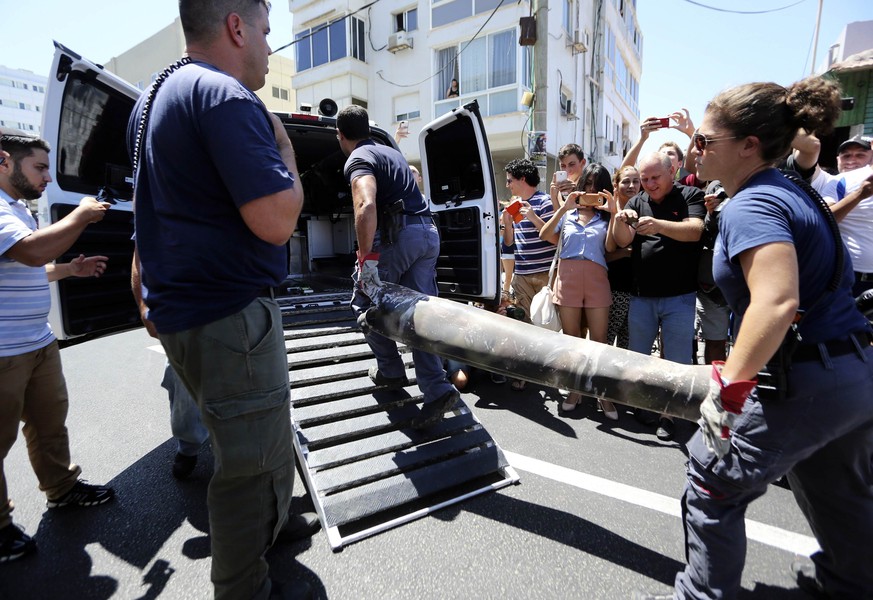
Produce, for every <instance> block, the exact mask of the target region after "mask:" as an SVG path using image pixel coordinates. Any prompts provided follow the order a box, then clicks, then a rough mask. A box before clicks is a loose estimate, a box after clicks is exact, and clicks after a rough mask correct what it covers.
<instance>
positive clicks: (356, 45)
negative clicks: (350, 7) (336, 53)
mask: <svg viewBox="0 0 873 600" xmlns="http://www.w3.org/2000/svg"><path fill="white" fill-rule="evenodd" d="M366 39H367V38H366V34H365V33H364V22H363V21H362V20H361V19H356V18H354V17H352V18H350V19H349V42H350V46H351V47H352V58H357V59H358V60H359V61H361V62H365V61H366V60H367V46H366V45H365V43H364V42H365V41H366Z"/></svg>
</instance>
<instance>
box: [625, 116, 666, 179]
mask: <svg viewBox="0 0 873 600" xmlns="http://www.w3.org/2000/svg"><path fill="white" fill-rule="evenodd" d="M660 128H661V119H659V118H658V117H649V118H648V119H646V120H645V121H643V122H642V123H640V137H639V139H638V140H637V141H635V142H634V145H633V146H631V147H630V150H628V151H627V154H625V156H624V160H623V161H622V162H621V166H619V167H618V170H619V171H621V170H622V169H624V168H625V167H632V166H634V165H636V164H637V159H638V158H639V157H640V150H642V149H643V144H645V143H646V140H647V139H649V134H650V133H652V132H653V131H656V130H658V129H660Z"/></svg>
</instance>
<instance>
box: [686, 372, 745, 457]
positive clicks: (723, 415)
mask: <svg viewBox="0 0 873 600" xmlns="http://www.w3.org/2000/svg"><path fill="white" fill-rule="evenodd" d="M723 367H724V362H723V361H720V360H717V361H713V363H712V380H711V381H710V382H709V394H707V396H706V398H704V400H703V402H702V403H701V404H700V421H698V423H699V424H700V429H701V432H702V433H703V439H704V441H705V442H706V446H707V448H709V449H710V450H711V451H712V452H713V453H714V454H715V455H716V456H718V457H719V458H721V457H723V456H724V455H725V454H727V452H728V450H729V449H730V442H729V441H728V440H729V439H730V432H731V429H732V427H733V424H734V421H735V420H736V418H737V415H739V414H740V413H741V412H743V405H744V404H745V403H746V398H748V397H749V394H751V393H752V390H753V389H755V386H756V385H757V384H758V382H757V380H754V379H753V380H751V381H734V382H726V381H725V380H724V379H722V378H721V370H722V368H723Z"/></svg>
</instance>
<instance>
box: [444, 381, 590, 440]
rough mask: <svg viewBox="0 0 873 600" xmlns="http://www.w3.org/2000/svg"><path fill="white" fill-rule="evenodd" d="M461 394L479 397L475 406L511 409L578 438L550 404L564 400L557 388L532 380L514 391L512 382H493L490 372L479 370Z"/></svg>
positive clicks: (559, 432)
mask: <svg viewBox="0 0 873 600" xmlns="http://www.w3.org/2000/svg"><path fill="white" fill-rule="evenodd" d="M461 393H462V394H464V395H467V394H470V395H472V396H475V397H476V398H477V400H476V401H475V403H474V404H473V406H474V407H475V408H477V409H482V410H508V411H511V412H513V413H515V414H517V415H518V416H520V417H524V418H525V419H528V420H529V421H532V422H533V423H536V424H537V425H540V426H541V427H544V428H546V429H549V430H551V431H554V432H555V433H557V434H559V435H562V436H564V437H568V438H576V437H577V435H576V430H575V429H573V427H572V426H571V425H570V424H569V423H567V422H566V421H565V420H564V419H563V418H561V417H558V416H556V415H555V414H554V413H553V412H552V411H550V410H549V408H548V406H547V403H548V402H552V401H557V402H558V403H559V404H560V403H561V397H560V394H558V391H557V390H555V389H553V388H547V387H544V386H541V385H539V384H536V383H530V382H528V383H527V385H526V386H525V387H524V389H523V390H514V389H512V387H511V386H510V383H509V382H507V383H503V384H497V383H493V382H492V381H491V380H490V374H489V373H488V372H487V371H481V370H476V371H475V373H474V376H473V377H472V379H471V381H470V384H469V385H468V386H467V387H465V388H464V390H463V391H462V392H461Z"/></svg>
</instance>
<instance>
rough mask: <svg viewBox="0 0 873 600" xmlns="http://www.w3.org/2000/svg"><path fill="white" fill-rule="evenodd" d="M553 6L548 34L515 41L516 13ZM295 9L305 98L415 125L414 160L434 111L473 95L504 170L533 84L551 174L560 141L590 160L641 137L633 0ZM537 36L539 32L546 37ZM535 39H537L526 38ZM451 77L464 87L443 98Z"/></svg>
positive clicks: (390, 2)
mask: <svg viewBox="0 0 873 600" xmlns="http://www.w3.org/2000/svg"><path fill="white" fill-rule="evenodd" d="M546 2H549V4H548V6H547V11H541V12H542V14H547V19H548V24H547V30H548V35H547V36H546V39H538V40H536V41H535V42H533V45H520V43H519V39H520V37H521V36H522V28H521V26H520V19H521V18H522V17H528V16H530V15H531V14H534V13H537V12H538V10H539V9H543V8H546ZM288 4H289V9H290V11H291V13H292V14H293V18H294V33H295V46H294V47H295V51H296V54H295V56H296V64H297V72H296V74H295V75H294V77H293V79H292V86H293V88H294V90H295V91H296V93H297V98H298V100H299V101H300V102H305V103H309V104H312V106H317V105H318V103H319V102H320V101H321V100H322V99H323V98H332V99H333V100H335V101H336V102H337V104H338V105H339V106H340V108H342V107H343V106H347V105H349V104H359V105H361V106H364V107H366V108H367V110H368V111H369V113H370V117H371V119H373V120H374V121H375V122H376V123H377V124H378V125H379V126H381V127H383V128H384V129H386V130H388V131H392V132H393V131H394V130H395V128H396V126H397V124H398V123H399V122H400V121H403V120H405V121H408V122H409V131H410V135H409V137H407V138H405V139H403V140H402V141H401V142H400V149H401V151H402V152H403V153H404V154H405V155H406V156H407V158H408V159H409V160H410V161H411V162H418V161H419V159H420V153H419V149H418V140H417V135H418V133H419V132H420V130H421V127H422V126H423V125H424V124H425V123H427V122H429V121H430V120H432V119H434V118H436V117H438V116H439V115H441V114H444V113H446V112H448V111H450V110H451V109H452V108H454V107H456V106H458V105H461V104H465V103H467V102H470V101H472V100H473V99H476V100H478V102H479V105H480V108H481V111H482V115H483V117H484V118H485V127H486V131H487V133H488V140H489V144H490V146H491V150H492V155H493V159H494V167H495V171H496V172H497V173H500V172H502V169H503V166H504V165H505V164H506V162H508V161H509V160H511V159H513V158H519V157H523V156H525V152H526V149H527V140H528V134H529V132H530V131H531V130H532V128H533V118H532V117H533V110H532V109H531V108H529V107H528V106H526V105H524V104H522V100H523V98H524V97H525V93H526V92H532V91H533V89H534V85H533V79H534V76H535V73H540V78H542V73H545V74H546V75H545V77H546V82H545V86H544V87H543V86H542V85H538V86H536V87H537V89H538V90H539V94H540V96H541V98H538V99H537V100H536V102H537V103H538V104H536V105H535V106H537V107H538V108H539V109H540V110H541V109H542V107H543V106H545V107H546V116H545V123H546V125H545V131H546V133H547V135H546V152H547V154H548V156H549V161H548V162H549V173H551V171H552V170H553V169H554V168H555V167H554V162H555V161H554V156H555V154H556V152H557V150H558V148H560V147H561V146H562V145H564V144H566V143H570V142H574V143H577V144H580V145H581V146H582V147H583V150H584V151H585V153H586V156H590V157H591V159H592V160H595V161H598V162H602V163H604V164H606V165H607V166H609V167H610V168H615V167H617V166H618V165H619V164H620V163H621V159H622V154H623V152H624V149H625V148H628V147H629V146H630V144H631V138H632V136H633V137H636V136H637V135H639V109H638V106H637V102H638V98H639V80H640V74H641V71H642V33H641V31H640V28H639V25H638V23H637V18H636V0H544V1H541V2H539V3H537V2H531V1H530V0H522V1H521V2H515V1H513V2H509V1H508V0H429V1H414V0H413V1H409V0H380V1H379V2H375V3H373V2H365V1H363V0H345V1H337V0H289V3H288ZM540 37H542V36H540ZM527 41H528V42H529V41H530V40H527ZM452 79H456V80H457V81H458V84H459V85H458V87H459V95H458V96H457V97H447V91H448V90H449V87H450V85H451V82H452Z"/></svg>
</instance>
